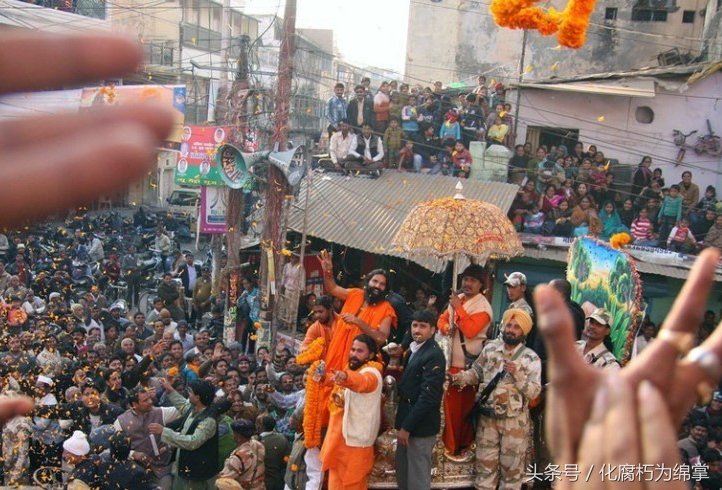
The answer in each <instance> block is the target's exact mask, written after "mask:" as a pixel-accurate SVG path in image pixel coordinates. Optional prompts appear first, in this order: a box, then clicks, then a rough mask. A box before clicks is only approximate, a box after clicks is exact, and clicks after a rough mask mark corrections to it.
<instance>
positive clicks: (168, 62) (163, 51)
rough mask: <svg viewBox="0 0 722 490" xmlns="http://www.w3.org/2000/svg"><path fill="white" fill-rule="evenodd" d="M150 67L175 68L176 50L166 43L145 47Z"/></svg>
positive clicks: (152, 43)
mask: <svg viewBox="0 0 722 490" xmlns="http://www.w3.org/2000/svg"><path fill="white" fill-rule="evenodd" d="M143 47H144V49H145V59H146V63H148V64H149V65H161V66H174V59H175V48H174V47H173V46H168V45H166V44H164V43H154V42H151V43H147V44H145V45H144V46H143Z"/></svg>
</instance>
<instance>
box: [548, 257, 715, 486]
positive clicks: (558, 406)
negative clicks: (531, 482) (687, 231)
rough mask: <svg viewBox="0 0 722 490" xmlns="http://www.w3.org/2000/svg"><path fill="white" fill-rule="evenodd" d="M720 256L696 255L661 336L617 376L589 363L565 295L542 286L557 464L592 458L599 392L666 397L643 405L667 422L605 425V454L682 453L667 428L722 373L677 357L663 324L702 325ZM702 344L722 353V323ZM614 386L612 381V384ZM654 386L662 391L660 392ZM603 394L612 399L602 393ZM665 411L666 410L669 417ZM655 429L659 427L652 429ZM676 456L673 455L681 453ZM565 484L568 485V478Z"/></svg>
mask: <svg viewBox="0 0 722 490" xmlns="http://www.w3.org/2000/svg"><path fill="white" fill-rule="evenodd" d="M718 260H719V252H718V251H717V250H713V249H709V250H706V251H704V252H703V253H702V254H701V255H700V256H699V257H698V258H697V262H696V263H695V265H694V268H693V269H692V271H691V273H690V275H689V278H688V279H687V281H686V283H685V285H684V287H683V288H682V291H681V292H680V293H679V295H678V296H677V300H676V301H675V303H674V306H673V307H672V310H671V311H670V313H669V315H667V318H666V319H665V321H664V323H663V325H662V329H661V330H660V335H659V337H658V339H657V340H656V341H655V342H653V343H652V344H650V346H649V347H647V348H646V349H645V350H644V351H643V352H642V354H641V355H640V356H639V357H637V358H635V359H634V360H632V361H631V362H629V364H628V365H627V366H625V367H624V368H623V369H622V370H621V371H620V372H619V373H618V374H617V375H616V376H618V378H617V379H612V380H610V379H609V378H610V377H613V376H615V375H614V373H609V372H606V371H603V370H599V369H596V368H593V367H591V366H589V365H587V364H585V363H584V361H583V359H582V357H581V356H580V355H579V353H578V352H577V350H576V346H575V334H574V323H573V321H572V318H571V315H570V313H569V310H568V308H567V306H566V303H565V302H564V299H563V298H562V297H561V295H560V294H559V293H558V292H557V291H556V290H554V289H553V288H551V287H549V286H540V287H538V288H537V289H536V291H535V293H534V300H535V304H536V307H537V312H538V315H539V317H538V318H539V322H538V325H539V329H540V331H541V333H542V335H543V336H544V341H545V343H546V346H547V352H548V353H549V358H548V362H547V366H548V369H549V392H548V395H549V396H548V398H547V400H548V404H547V412H546V413H547V414H548V418H547V428H546V430H547V438H548V441H549V447H550V450H551V452H552V455H553V457H554V462H555V464H559V465H562V466H563V465H565V464H577V463H578V462H579V461H580V458H581V457H584V458H588V455H587V454H586V453H583V452H582V449H583V440H582V439H583V438H582V436H583V434H584V439H587V438H588V435H587V431H591V430H593V428H594V427H598V426H599V424H600V423H601V422H600V419H599V418H596V419H594V420H592V417H591V416H590V414H591V413H592V411H593V410H592V404H593V401H594V400H595V398H597V399H598V398H600V397H601V398H602V400H601V401H600V402H599V404H601V405H603V406H607V405H606V403H611V404H615V403H616V404H617V405H616V406H621V404H622V401H619V400H625V399H631V400H632V405H633V402H634V397H635V396H637V397H641V396H644V398H645V399H652V400H654V399H658V401H660V403H657V404H656V406H653V407H650V406H644V405H649V402H647V403H645V404H640V405H638V410H639V412H640V417H641V416H642V415H645V414H646V411H647V410H655V411H656V412H657V416H658V417H661V420H662V422H660V420H655V421H654V424H660V423H661V424H663V425H664V428H663V429H662V428H659V427H657V426H656V425H655V427H654V428H650V427H649V426H647V427H646V428H645V426H644V425H642V426H640V428H639V430H638V431H637V432H634V431H631V432H629V431H622V430H614V431H609V430H607V431H606V432H604V433H603V435H604V437H606V438H607V439H609V440H608V441H606V447H607V448H608V449H605V456H604V458H606V459H607V461H605V462H606V463H609V464H620V463H622V462H624V463H628V464H637V463H640V462H644V463H654V464H663V463H669V461H667V459H669V458H671V457H672V456H671V453H670V451H672V450H673V451H674V452H675V454H676V451H677V449H676V444H674V441H672V442H671V444H672V448H671V449H670V448H669V447H668V444H670V441H668V440H667V439H665V438H666V437H667V436H665V434H668V433H669V431H672V432H673V433H675V432H676V431H675V427H677V426H678V425H679V424H680V422H681V421H682V419H683V417H684V415H685V414H686V413H687V412H688V411H689V409H690V408H691V407H692V405H693V404H694V402H695V400H696V399H697V388H698V387H699V386H700V385H702V384H703V383H706V384H708V385H710V386H716V385H717V384H718V382H719V379H713V377H712V376H711V375H710V374H708V373H707V372H706V371H705V370H703V369H702V368H701V367H700V366H699V364H698V363H691V362H689V361H687V360H685V359H679V352H678V350H677V347H675V345H674V344H673V343H672V342H671V341H668V340H664V339H663V337H664V335H665V334H663V333H662V332H664V331H668V332H673V334H676V335H679V334H685V333H691V334H693V333H695V332H696V330H697V325H699V324H700V322H701V319H702V313H703V312H704V311H705V310H706V302H707V297H708V295H709V292H710V289H711V286H712V282H713V276H714V272H715V268H716V265H717V262H718ZM702 345H703V348H704V349H707V350H709V351H711V352H713V353H714V354H716V355H717V356H718V357H719V356H722V328H718V329H716V330H715V331H714V332H713V334H712V335H711V336H710V337H709V339H707V340H706V341H705V342H704V344H702ZM643 381H647V382H648V383H649V384H650V385H651V388H652V390H651V391H650V390H649V389H647V388H644V385H642V386H640V384H642V382H643ZM605 386H607V388H606V391H608V392H609V393H608V394H607V395H605V394H604V391H605V388H604V387H605ZM612 386H613V388H610V387H612ZM643 388H644V389H643ZM600 393H601V394H600ZM655 393H656V394H658V395H659V396H657V397H656V398H655V396H656V395H655ZM605 396H606V397H607V398H608V399H607V400H604V397H605ZM602 402H604V403H602ZM624 403H627V402H624ZM628 408H629V407H628ZM629 410H630V411H629V413H627V414H624V415H623V417H630V416H631V415H630V414H633V413H635V412H634V407H633V406H632V407H631V408H629ZM597 413H598V412H597ZM664 414H667V416H666V418H665V416H664ZM607 416H611V413H608V414H605V417H607ZM618 417H622V415H618ZM617 420H618V419H617ZM650 433H651V434H654V435H651V436H650V435H649V434H650ZM640 434H641V435H640ZM647 436H649V437H653V438H656V439H655V440H656V442H655V447H654V448H653V447H651V446H650V445H649V444H646V442H644V441H640V438H644V437H647ZM640 448H641V449H640ZM597 450H600V448H597ZM623 450H624V451H632V450H634V451H637V453H624V452H623ZM617 454H625V456H624V457H625V458H626V457H628V455H629V457H632V456H633V455H634V454H638V455H639V459H637V460H636V461H622V460H621V459H620V458H619V457H617V456H616V455H617ZM595 457H596V456H595ZM678 457H679V456H675V461H676V458H678ZM567 484H568V482H567ZM560 488H565V484H564V483H563V484H562V485H561V486H560ZM637 488H643V485H642V484H641V483H640V485H639V486H638V487H637Z"/></svg>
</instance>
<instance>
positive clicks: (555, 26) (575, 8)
mask: <svg viewBox="0 0 722 490" xmlns="http://www.w3.org/2000/svg"><path fill="white" fill-rule="evenodd" d="M536 3H537V2H536V0H493V1H492V2H491V7H490V10H491V13H492V15H493V16H494V21H495V22H496V24H497V25H498V26H500V27H509V28H511V29H534V30H537V31H539V32H540V33H541V34H542V35H544V36H550V35H552V34H554V33H555V32H556V33H557V40H558V41H559V44H560V45H562V46H566V47H568V48H581V47H582V46H583V45H584V41H585V39H586V35H587V28H588V27H589V19H590V17H591V15H592V11H593V10H594V4H595V3H596V0H570V1H569V3H568V4H567V5H566V7H565V8H564V10H563V11H561V12H559V11H557V10H555V9H553V8H550V9H549V10H544V9H542V8H541V7H537V6H535V4H536Z"/></svg>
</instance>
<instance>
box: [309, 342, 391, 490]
mask: <svg viewBox="0 0 722 490" xmlns="http://www.w3.org/2000/svg"><path fill="white" fill-rule="evenodd" d="M377 352H378V344H377V342H376V339H374V338H372V337H370V336H369V335H366V334H361V335H358V336H356V337H354V339H353V342H352V344H351V349H350V354H349V357H348V364H347V366H348V367H346V368H345V369H341V370H333V371H327V373H328V379H327V382H328V381H330V382H332V383H333V384H334V387H333V395H332V400H333V402H332V403H333V407H332V408H331V419H330V421H329V424H328V432H327V433H326V438H325V439H324V441H323V446H322V447H321V461H322V463H323V467H322V469H323V471H325V470H328V472H329V479H328V488H329V490H341V489H365V488H367V480H368V476H369V474H370V473H371V470H372V468H373V465H374V442H375V441H376V436H377V435H378V431H379V426H380V424H381V387H382V382H381V365H380V364H378V363H373V364H375V365H373V364H371V365H370V364H369V361H372V360H373V359H374V357H375V356H376V354H377Z"/></svg>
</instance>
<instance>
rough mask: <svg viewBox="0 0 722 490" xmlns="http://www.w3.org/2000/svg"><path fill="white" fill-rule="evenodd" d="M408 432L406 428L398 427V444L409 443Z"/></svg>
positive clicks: (406, 444)
mask: <svg viewBox="0 0 722 490" xmlns="http://www.w3.org/2000/svg"><path fill="white" fill-rule="evenodd" d="M409 436H411V434H409V432H408V431H407V430H406V429H399V431H398V432H397V433H396V441H397V442H398V444H399V445H400V446H408V445H409Z"/></svg>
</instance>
